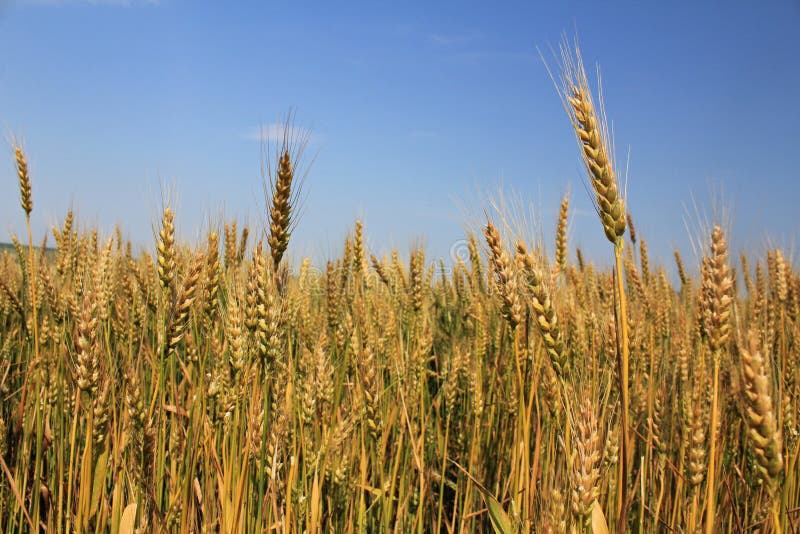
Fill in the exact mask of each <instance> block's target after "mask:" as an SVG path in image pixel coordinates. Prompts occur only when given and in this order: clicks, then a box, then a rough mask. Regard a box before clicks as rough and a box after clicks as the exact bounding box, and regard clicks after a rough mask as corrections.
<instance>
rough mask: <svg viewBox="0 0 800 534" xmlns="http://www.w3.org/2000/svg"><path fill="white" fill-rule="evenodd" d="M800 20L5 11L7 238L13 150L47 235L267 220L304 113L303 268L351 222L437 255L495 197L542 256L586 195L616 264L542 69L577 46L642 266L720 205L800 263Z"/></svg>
mask: <svg viewBox="0 0 800 534" xmlns="http://www.w3.org/2000/svg"><path fill="white" fill-rule="evenodd" d="M339 4H342V5H339ZM799 24H800V3H798V2H797V1H796V0H786V1H774V2H574V1H568V2H548V3H539V2H524V3H523V2H521V3H503V4H495V3H490V2H474V3H472V2H421V3H412V2H368V3H364V4H360V5H359V4H356V3H346V4H345V3H338V2H336V3H334V2H325V3H322V2H320V3H310V2H281V3H278V2H210V1H209V2H205V1H193V2H190V1H185V0H160V1H157V2H156V1H137V0H129V1H124V0H118V1H111V0H107V1H103V0H96V1H93V2H90V1H86V0H39V1H34V0H27V1H22V0H18V1H11V2H9V1H8V0H6V1H5V2H3V1H2V0H0V50H2V53H0V130H2V133H3V141H2V146H4V147H5V152H6V154H8V156H7V157H6V158H5V159H6V163H5V164H0V232H3V235H8V234H9V233H11V232H16V233H18V234H20V235H22V234H23V233H24V218H23V214H22V211H21V209H20V208H19V204H18V190H17V182H16V178H15V176H14V168H13V165H12V159H11V156H10V144H9V139H10V138H11V135H12V134H13V135H14V136H16V137H18V138H20V139H22V140H23V141H24V144H25V147H26V149H27V153H28V156H29V158H30V160H31V169H32V173H33V195H34V212H33V223H34V232H35V235H37V236H40V237H41V236H42V235H43V232H44V231H45V229H46V228H48V227H49V226H50V225H52V224H53V223H57V222H58V221H60V220H61V219H63V216H64V214H65V213H66V210H67V209H68V208H69V206H71V205H72V206H74V208H75V210H76V212H77V214H78V216H79V220H80V222H81V223H82V224H83V225H85V226H91V225H97V226H99V227H100V228H101V230H102V232H104V233H106V234H108V233H110V232H111V231H112V230H113V228H114V225H115V224H117V223H119V224H120V225H121V226H122V228H123V230H124V232H125V234H126V235H128V236H129V237H130V238H131V239H133V241H134V243H136V244H137V245H138V246H143V247H144V246H147V247H152V226H153V224H154V222H155V221H157V218H158V213H159V210H160V205H161V198H162V195H163V193H164V192H167V193H168V194H169V196H170V198H171V199H173V201H174V202H173V203H174V205H175V206H176V208H177V219H176V225H177V229H178V232H179V234H180V235H181V236H182V237H183V238H185V239H189V240H196V239H198V238H200V236H201V235H202V233H203V231H204V228H205V227H206V224H207V222H208V221H209V220H217V219H219V217H220V216H221V215H222V214H224V215H225V216H226V217H227V218H233V217H236V218H238V219H239V220H240V221H244V220H249V221H250V222H251V223H252V224H260V223H261V221H262V220H263V217H264V216H263V213H264V200H263V197H262V192H261V178H260V174H259V158H260V153H259V152H260V151H259V145H260V143H259V141H258V136H257V135H256V134H257V132H258V129H259V126H260V125H264V126H267V125H269V124H272V123H275V122H276V121H277V120H279V119H280V117H281V116H282V115H283V114H285V113H286V111H287V110H289V109H291V108H293V109H295V111H296V117H297V122H298V123H299V124H301V125H302V126H304V127H308V128H310V129H311V130H312V139H311V144H310V147H309V153H311V154H314V155H316V158H315V160H314V163H313V166H312V167H311V169H310V172H309V174H308V177H307V180H306V183H305V186H306V191H307V197H306V200H305V202H304V205H303V208H304V209H303V217H302V218H301V220H300V221H299V224H298V227H297V230H296V232H295V235H294V236H293V238H292V242H291V244H290V254H291V255H292V256H293V257H295V258H299V257H302V256H305V255H312V256H313V257H314V259H315V261H322V260H324V259H326V258H327V257H329V256H331V255H333V254H338V252H339V250H340V248H341V241H342V239H343V237H344V235H345V233H346V232H347V231H348V229H350V228H351V227H352V225H353V222H354V220H355V219H356V218H361V219H363V220H364V222H365V230H366V233H367V237H368V240H369V244H370V245H371V247H372V249H373V250H374V251H375V252H376V253H378V254H379V255H380V254H381V253H384V252H387V251H389V250H390V248H391V247H395V246H396V247H399V248H400V249H401V250H403V251H404V250H407V248H408V246H409V244H410V243H412V242H414V241H417V240H419V239H422V240H423V241H424V243H426V245H427V247H428V251H429V254H430V256H432V257H438V256H445V257H446V256H448V254H449V250H450V247H451V246H452V245H453V244H454V243H456V242H457V240H459V239H461V238H462V237H463V236H464V233H465V229H466V228H467V227H468V226H470V225H471V224H475V223H476V218H477V217H478V216H480V215H481V214H482V210H483V208H484V206H485V205H486V201H485V196H486V195H487V193H488V194H494V193H496V191H497V190H498V188H499V187H501V186H502V187H503V189H504V190H505V192H506V194H507V195H509V192H510V191H512V190H513V191H514V194H515V195H516V196H517V197H519V198H520V199H522V201H524V202H525V203H528V204H530V205H531V206H533V209H534V210H535V217H537V218H539V219H541V222H542V226H541V228H540V229H539V228H537V229H536V230H534V231H535V232H536V233H539V232H541V233H542V234H543V235H544V236H545V238H546V239H547V244H548V246H549V247H552V241H553V238H552V232H553V226H554V222H555V219H556V215H557V209H558V202H559V199H560V197H561V196H562V195H563V194H564V193H565V192H566V191H568V190H569V191H571V192H572V198H573V208H574V209H573V217H572V220H571V230H570V232H571V234H570V238H571V245H572V246H573V247H574V246H575V245H580V246H582V247H583V248H584V250H585V251H587V252H588V253H589V254H590V255H591V256H592V257H593V258H596V259H602V258H606V257H607V256H608V255H609V254H610V251H609V247H608V246H607V243H606V242H605V238H604V237H603V234H602V230H601V228H600V224H599V222H598V221H597V219H596V216H595V215H594V214H593V213H592V211H591V202H590V199H589V196H588V195H587V193H586V191H585V188H584V183H585V182H584V178H583V171H582V169H581V166H580V161H579V159H578V152H577V150H576V146H575V141H574V139H573V137H572V134H571V132H570V130H569V125H568V123H567V120H566V117H565V114H564V111H563V109H562V108H561V105H560V102H559V100H558V97H557V95H556V92H555V90H554V88H553V85H552V83H551V81H550V79H549V77H548V74H547V71H546V69H545V68H544V65H543V64H542V62H541V61H540V60H539V57H538V54H537V52H536V47H537V46H539V47H541V48H543V49H545V50H546V49H547V47H548V46H549V45H556V44H557V43H558V41H559V40H560V38H561V35H562V33H563V32H567V33H568V34H569V35H572V34H573V33H574V32H575V30H577V32H578V35H579V38H580V42H581V45H582V48H583V53H584V57H585V60H586V62H587V64H588V65H594V64H595V63H599V64H600V65H601V67H602V72H603V90H604V95H605V101H606V109H607V112H608V115H609V118H610V120H611V121H612V122H613V128H614V131H615V141H616V148H617V160H618V166H619V167H620V174H622V168H623V167H624V164H625V162H626V160H627V155H628V152H630V165H629V178H628V185H627V192H628V204H629V207H630V209H631V212H632V213H633V216H634V219H635V222H636V226H637V231H638V233H639V234H640V235H643V236H644V237H645V238H646V239H647V241H648V243H649V248H650V249H651V255H652V256H655V257H657V258H660V259H662V260H664V261H665V262H666V261H670V255H671V252H672V248H673V247H674V246H678V247H680V248H681V249H682V250H683V251H684V252H685V253H687V254H689V253H690V249H689V248H688V247H687V245H686V242H687V231H686V228H685V225H684V219H685V214H686V209H685V206H687V205H688V206H691V204H692V201H693V200H692V199H693V198H694V199H695V201H696V202H697V204H698V205H699V206H700V207H701V209H703V210H705V211H706V212H707V213H709V214H711V206H712V199H713V198H714V197H717V198H719V197H720V196H721V197H722V199H724V203H725V204H726V205H728V206H730V207H732V210H733V218H732V219H733V248H734V250H738V249H740V248H747V249H750V250H754V251H760V250H762V248H763V246H764V244H765V243H766V242H768V241H769V242H771V243H774V244H779V245H783V246H786V247H789V248H791V247H793V244H794V242H795V241H796V240H797V237H798V233H799V232H800V223H798V219H797V217H796V215H795V212H796V205H797V201H798V198H800V185H798V180H797V174H798V173H797V169H800V150H798V149H797V148H796V145H797V143H798V133H797V132H798V124H800V108H799V107H798V106H797V105H796V103H795V100H796V96H797V95H798V94H800V45H799V44H798V41H797V38H796V35H797V27H798V25H799ZM720 192H721V194H720ZM470 213H472V215H470ZM240 224H241V222H240ZM0 240H6V238H5V237H3V238H2V239H0ZM37 240H38V239H37ZM51 241H52V240H51ZM573 257H574V256H573ZM670 267H671V263H670Z"/></svg>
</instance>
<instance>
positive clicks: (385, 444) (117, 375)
mask: <svg viewBox="0 0 800 534" xmlns="http://www.w3.org/2000/svg"><path fill="white" fill-rule="evenodd" d="M559 66H560V71H559V72H558V73H557V76H556V85H557V87H558V90H559V93H560V94H561V96H562V100H563V103H564V107H565V110H566V112H567V118H568V120H569V121H570V122H571V124H572V126H573V129H574V131H575V137H576V140H577V143H578V148H579V153H580V156H581V158H582V161H583V163H584V164H585V171H586V183H587V189H588V190H589V191H590V192H591V194H592V195H593V198H594V201H595V207H596V210H597V214H598V216H599V217H598V218H599V221H600V226H598V227H597V238H598V239H602V236H605V238H606V240H607V241H608V243H609V247H608V257H609V258H612V257H613V260H614V261H613V267H612V268H610V269H604V268H600V267H597V266H596V264H595V263H593V262H592V261H590V260H589V259H587V258H584V255H583V253H582V252H581V250H580V249H573V248H572V246H571V244H570V243H569V242H568V235H567V221H568V219H569V210H570V204H569V198H568V197H565V198H564V200H563V202H562V203H561V205H560V210H559V217H558V231H557V234H556V235H555V236H551V240H549V242H546V243H530V242H528V243H526V242H525V241H523V240H521V239H519V237H518V235H520V233H519V232H517V230H518V229H515V228H513V225H509V224H508V221H507V220H506V219H504V218H503V217H502V216H498V217H496V218H495V220H487V221H485V222H484V223H483V224H482V225H481V226H480V227H476V228H475V231H474V233H473V234H471V235H468V236H466V239H465V247H464V251H463V252H464V254H463V257H461V256H459V257H456V258H454V261H453V262H452V265H449V264H446V263H445V262H444V261H439V262H431V261H430V260H428V259H427V258H426V254H425V250H424V249H423V248H422V247H412V249H411V250H407V251H406V250H403V251H399V250H394V251H392V253H391V255H389V256H386V257H383V258H379V257H376V256H375V255H374V254H373V252H372V251H370V250H368V249H367V247H366V245H365V242H366V238H365V233H367V232H368V231H369V229H368V228H365V227H364V226H363V225H362V223H361V222H359V221H356V222H355V224H354V226H353V229H352V232H351V233H350V234H349V236H348V237H347V239H346V240H345V241H344V243H343V245H342V249H341V254H340V255H339V256H338V257H336V258H331V259H330V260H329V261H328V262H327V264H326V265H324V266H321V268H316V267H315V266H313V265H312V264H311V261H310V260H309V259H306V260H304V261H303V262H302V264H301V265H300V266H299V268H297V269H292V268H290V265H289V262H288V260H287V257H286V252H287V250H288V249H289V248H290V241H291V239H290V238H291V231H292V229H293V228H294V226H295V225H296V224H302V220H300V219H297V218H296V213H297V209H296V208H297V200H298V195H297V194H296V193H297V191H298V190H299V188H298V179H297V177H296V176H295V175H296V174H297V172H296V171H297V169H298V168H300V167H301V166H302V164H303V162H302V161H301V160H302V150H301V148H302V147H301V146H298V145H297V144H296V143H292V142H291V140H288V139H287V140H286V141H285V142H284V143H283V144H281V145H280V146H279V147H277V151H276V152H275V154H274V157H273V159H272V166H271V167H270V173H269V175H270V180H269V184H268V185H269V189H268V190H269V197H268V202H267V206H266V208H265V210H266V213H267V217H268V227H267V228H265V229H263V230H262V229H257V228H252V229H251V228H249V227H246V226H241V227H239V226H238V225H237V222H236V221H235V220H229V221H219V223H218V224H212V225H211V227H210V228H209V229H208V231H207V235H206V238H205V239H204V240H203V242H201V243H189V242H186V243H180V242H177V241H176V238H175V233H176V232H175V215H176V214H175V213H174V211H173V207H172V206H170V205H165V206H163V213H162V217H161V220H160V222H159V224H158V229H157V235H156V239H155V242H154V243H153V244H152V246H151V247H150V249H149V250H146V251H143V252H141V253H139V254H134V253H133V251H132V246H131V243H130V242H127V241H126V240H125V239H123V237H122V235H123V234H122V231H121V230H120V229H117V230H116V232H111V233H110V235H104V234H103V233H102V232H101V231H100V230H97V229H87V230H86V231H79V230H78V228H79V227H80V224H79V221H77V220H76V218H75V217H74V216H73V213H72V212H71V211H68V212H67V213H66V216H65V218H64V221H63V224H61V225H60V227H57V228H56V227H54V228H52V232H51V235H48V236H43V237H44V239H45V243H44V244H42V245H41V246H34V244H33V237H34V236H32V235H31V232H30V220H31V217H35V215H36V211H35V209H34V200H35V195H34V193H35V190H36V177H35V176H30V173H29V171H28V160H27V155H26V154H25V152H24V151H23V150H22V148H20V147H15V150H14V155H13V157H14V160H15V164H16V169H17V174H18V177H19V186H20V195H21V207H22V211H21V212H20V216H21V217H22V216H24V217H25V219H26V222H27V223H28V224H27V227H28V235H27V236H26V237H27V244H25V241H26V240H25V238H22V240H20V238H17V237H16V236H14V237H13V250H6V251H4V252H2V255H1V256H0V398H2V404H1V405H0V406H1V407H0V467H2V473H0V530H2V531H3V532H8V533H11V532H36V531H39V532H123V533H131V532H224V533H228V532H266V531H277V532H287V533H288V532H298V533H301V532H308V533H317V532H418V533H422V532H448V533H456V532H457V533H463V532H484V531H489V532H490V531H495V532H498V533H504V534H505V533H516V532H554V533H555V532H594V533H603V532H609V531H616V532H706V533H711V532H731V533H733V532H741V533H744V532H758V531H760V532H795V531H797V529H798V528H800V517H798V516H799V515H800V514H799V513H798V512H800V488H798V481H799V477H798V452H799V451H800V448H798V445H799V444H798V435H800V433H799V432H798V422H797V419H798V402H799V401H800V376H799V375H798V364H800V273H798V271H797V270H796V269H793V268H792V266H791V262H790V260H789V259H788V257H789V256H788V254H787V253H786V251H782V250H780V249H775V248H771V249H769V251H768V252H767V253H766V254H765V256H764V257H747V256H745V255H742V256H741V257H740V258H734V257H732V256H731V255H730V253H729V251H728V247H727V239H726V232H725V225H724V224H723V221H715V222H712V223H711V224H710V225H709V228H707V229H706V231H705V234H706V235H703V236H701V237H702V239H701V241H702V242H703V243H705V247H704V250H703V258H702V260H701V262H700V264H699V265H697V266H684V261H683V259H682V258H681V256H680V255H679V254H678V252H675V264H674V265H655V264H652V263H651V262H650V260H649V258H648V253H647V245H646V240H645V239H646V236H637V235H636V234H635V229H634V226H633V222H634V219H632V217H631V215H630V213H631V212H633V213H635V211H636V206H627V205H626V203H625V202H624V199H623V198H622V196H621V194H620V191H621V187H620V184H619V179H618V177H617V172H616V168H615V166H614V161H613V150H612V146H613V145H612V140H611V139H610V137H609V133H608V128H607V127H606V121H605V115H604V113H603V111H602V109H601V107H599V106H598V105H597V104H595V101H596V98H593V96H592V91H591V90H590V86H589V83H588V80H587V77H586V74H585V70H584V67H583V65H582V63H581V60H580V54H579V53H578V52H577V50H571V49H567V48H562V54H561V56H560V61H559ZM715 223H716V224H715ZM601 231H602V232H601ZM51 238H52V239H54V241H55V251H52V250H50V249H48V248H47V246H46V242H47V240H48V239H51ZM551 247H552V248H553V249H554V250H555V253H554V254H551V255H548V254H547V252H546V251H547V250H548V249H549V248H551ZM612 253H613V254H612ZM551 256H552V257H551ZM605 259H607V258H603V260H605ZM601 263H602V264H605V263H604V262H600V261H598V264H601ZM692 267H697V269H696V270H697V271H698V272H699V273H700V275H699V276H698V277H690V276H689V275H688V274H687V273H688V272H692V271H693V270H695V269H693V268H692ZM673 273H677V274H678V277H677V278H676V279H679V283H678V284H673V283H672V282H671V276H672V275H673Z"/></svg>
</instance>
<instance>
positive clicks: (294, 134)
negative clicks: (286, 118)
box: [242, 122, 315, 143]
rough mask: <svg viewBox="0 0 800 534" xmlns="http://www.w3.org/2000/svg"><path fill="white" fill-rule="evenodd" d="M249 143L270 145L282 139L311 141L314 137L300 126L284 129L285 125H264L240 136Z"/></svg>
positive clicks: (309, 131)
mask: <svg viewBox="0 0 800 534" xmlns="http://www.w3.org/2000/svg"><path fill="white" fill-rule="evenodd" d="M242 137H244V138H245V139H249V140H251V141H268V142H270V143H279V142H281V141H283V140H284V138H288V139H295V140H306V141H309V142H311V141H313V140H314V139H315V136H313V135H312V134H311V130H309V129H307V128H302V127H300V126H290V127H289V129H288V130H287V129H286V125H285V124H282V123H278V122H274V123H272V124H266V125H264V126H259V127H256V128H251V129H250V130H248V131H247V132H245V133H244V135H243V136H242Z"/></svg>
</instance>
